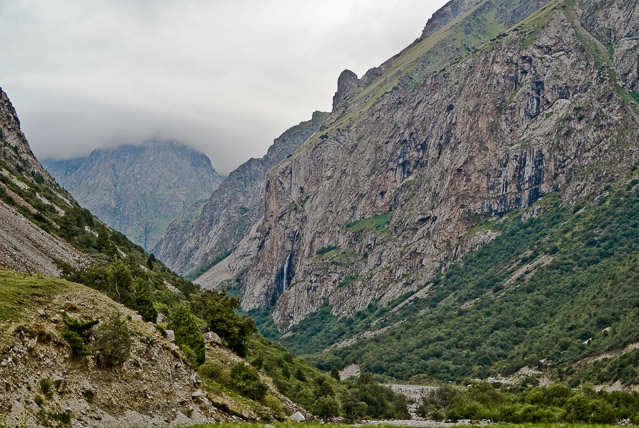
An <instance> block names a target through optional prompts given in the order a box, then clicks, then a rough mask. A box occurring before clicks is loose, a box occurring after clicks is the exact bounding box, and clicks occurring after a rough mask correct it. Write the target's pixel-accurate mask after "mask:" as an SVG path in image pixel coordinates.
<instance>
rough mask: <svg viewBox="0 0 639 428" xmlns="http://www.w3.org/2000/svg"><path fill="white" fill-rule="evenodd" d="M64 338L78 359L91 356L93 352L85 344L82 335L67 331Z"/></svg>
mask: <svg viewBox="0 0 639 428" xmlns="http://www.w3.org/2000/svg"><path fill="white" fill-rule="evenodd" d="M62 337H63V338H64V340H66V341H67V343H68V344H69V346H70V347H71V351H72V352H73V355H74V356H76V357H82V356H85V355H91V350H90V349H89V348H87V347H86V345H85V344H84V339H83V338H82V336H80V334H78V333H77V332H75V331H72V330H67V331H65V332H63V333H62Z"/></svg>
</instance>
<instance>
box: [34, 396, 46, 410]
mask: <svg viewBox="0 0 639 428" xmlns="http://www.w3.org/2000/svg"><path fill="white" fill-rule="evenodd" d="M33 401H34V402H35V403H36V404H37V405H38V407H40V406H42V405H43V404H44V398H42V395H40V394H36V396H35V397H34V398H33Z"/></svg>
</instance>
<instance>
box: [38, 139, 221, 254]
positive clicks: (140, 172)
mask: <svg viewBox="0 0 639 428" xmlns="http://www.w3.org/2000/svg"><path fill="white" fill-rule="evenodd" d="M42 163H43V165H44V166H45V168H47V169H48V170H49V171H50V172H51V174H52V175H53V176H54V177H55V178H56V180H57V181H58V182H59V183H60V184H61V185H62V186H63V187H65V188H66V189H68V190H69V192H71V194H72V195H73V196H74V197H75V198H76V199H77V200H78V202H80V204H82V206H84V207H86V208H88V209H89V210H91V212H93V213H95V215H96V216H97V217H98V218H99V219H100V220H102V221H104V222H105V223H106V224H108V225H109V226H111V227H113V228H114V229H116V230H119V231H121V232H122V233H124V234H125V235H126V236H128V237H129V238H130V239H131V240H132V241H134V242H135V243H137V244H139V245H142V247H143V248H146V249H150V248H152V247H153V246H154V245H155V243H156V242H157V240H158V239H159V238H160V237H161V236H162V234H163V233H164V231H165V229H166V227H167V226H168V225H169V223H170V222H171V221H172V220H173V219H175V218H176V217H178V216H180V215H182V214H183V213H185V212H186V211H187V209H188V208H189V207H190V206H191V205H192V204H193V203H194V202H196V201H198V200H200V199H204V198H207V197H209V196H210V195H211V193H212V192H213V191H214V190H215V189H216V188H217V187H218V186H219V184H220V183H221V182H222V180H223V177H222V176H220V175H219V174H218V173H217V172H216V171H215V169H214V168H213V166H212V165H211V161H210V159H209V158H208V157H207V156H206V155H204V154H202V153H199V152H197V151H195V150H194V149H192V148H190V147H188V146H186V145H184V144H180V143H179V142H176V141H161V140H152V141H147V142H145V143H143V144H141V145H131V144H127V145H123V146H119V147H116V148H112V149H97V150H94V151H93V152H92V153H91V155H89V156H88V157H82V158H72V159H67V160H44V161H43V162H42Z"/></svg>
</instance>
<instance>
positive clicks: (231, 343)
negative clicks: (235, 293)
mask: <svg viewBox="0 0 639 428" xmlns="http://www.w3.org/2000/svg"><path fill="white" fill-rule="evenodd" d="M239 307H240V299H239V298H237V297H229V296H227V295H226V291H224V290H222V291H220V292H211V291H205V292H204V293H202V294H201V295H199V296H197V297H195V298H194V299H193V301H192V308H193V310H194V311H195V312H196V313H197V314H198V315H200V316H201V317H202V318H203V319H204V320H205V321H206V322H207V324H208V327H209V329H211V330H212V331H214V332H216V333H217V334H218V335H219V336H220V338H221V339H222V341H223V342H224V344H225V345H226V346H228V347H229V348H230V349H231V350H232V351H233V352H235V353H236V354H237V355H239V356H241V357H244V356H246V353H247V351H248V341H249V339H250V337H251V335H252V334H253V332H254V331H255V322H254V321H253V319H252V318H251V317H249V316H246V315H243V316H240V315H238V314H236V313H235V310H236V309H239Z"/></svg>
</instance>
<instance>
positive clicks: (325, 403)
mask: <svg viewBox="0 0 639 428" xmlns="http://www.w3.org/2000/svg"><path fill="white" fill-rule="evenodd" d="M313 413H315V414H316V415H317V416H319V417H320V418H322V419H323V420H324V421H326V420H328V419H330V418H334V417H335V416H337V415H338V414H339V405H338V404H337V401H335V399H334V398H333V397H320V398H318V399H317V400H316V401H315V405H314V406H313Z"/></svg>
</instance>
